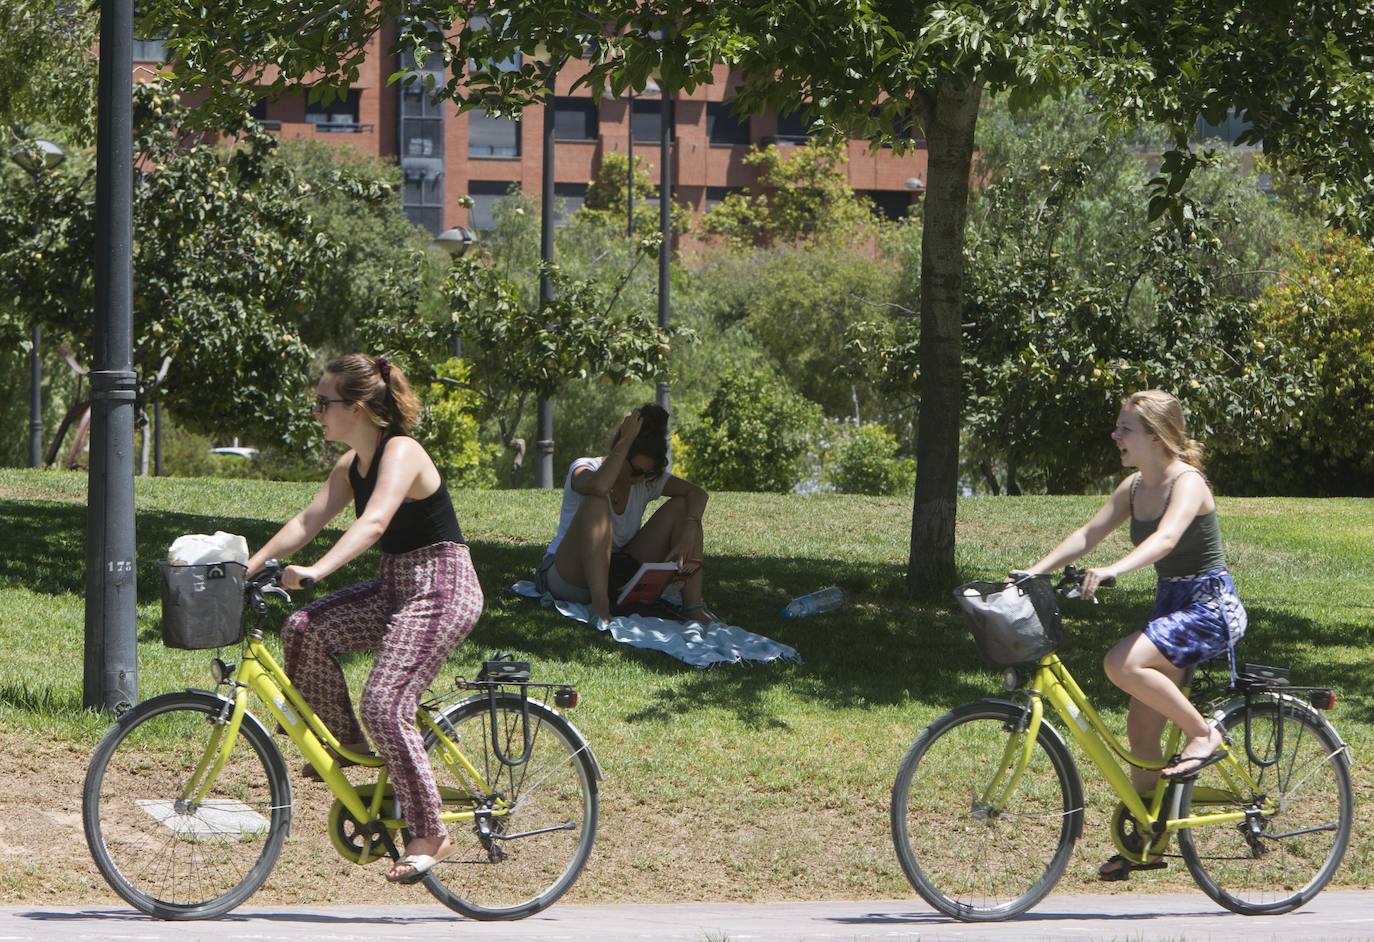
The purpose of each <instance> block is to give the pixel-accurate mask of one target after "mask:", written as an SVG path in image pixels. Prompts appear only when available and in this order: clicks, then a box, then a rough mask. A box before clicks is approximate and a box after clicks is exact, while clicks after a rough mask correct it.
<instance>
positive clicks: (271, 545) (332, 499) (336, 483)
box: [248, 451, 353, 576]
mask: <svg viewBox="0 0 1374 942" xmlns="http://www.w3.org/2000/svg"><path fill="white" fill-rule="evenodd" d="M352 461H353V452H352V451H350V452H348V453H347V454H346V455H344V456H343V457H342V458H340V459H339V460H338V461H336V462H334V468H333V470H331V471H330V472H329V477H328V478H326V479H325V482H324V486H323V487H321V488H320V490H319V492H318V493H317V494H316V495H315V497H314V499H313V500H311V501H310V504H309V505H308V506H307V507H306V508H305V509H304V510H302V511H301V512H300V513H298V514H296V516H294V517H292V518H291V519H290V520H288V521H287V522H286V523H285V524H283V525H282V528H281V529H280V530H278V531H277V532H276V535H274V536H273V537H272V539H270V540H268V541H267V542H266V543H264V544H263V546H262V549H260V550H258V551H257V552H256V553H254V554H253V558H252V559H250V560H248V575H249V576H255V575H257V574H258V573H259V572H260V571H261V570H262V567H263V565H264V564H266V562H267V561H268V560H269V559H286V558H288V557H290V556H291V555H292V554H293V553H296V552H298V551H299V550H300V549H302V548H303V547H304V546H306V545H307V544H308V543H309V542H310V541H311V540H313V539H315V537H317V536H319V533H320V531H321V530H323V529H324V527H325V524H327V523H329V521H331V520H333V519H334V518H335V517H337V516H338V515H339V511H341V510H343V509H344V507H345V506H347V504H348V502H349V501H350V500H351V499H352V498H353V487H352V485H350V484H349V483H348V466H349V464H351V463H352Z"/></svg>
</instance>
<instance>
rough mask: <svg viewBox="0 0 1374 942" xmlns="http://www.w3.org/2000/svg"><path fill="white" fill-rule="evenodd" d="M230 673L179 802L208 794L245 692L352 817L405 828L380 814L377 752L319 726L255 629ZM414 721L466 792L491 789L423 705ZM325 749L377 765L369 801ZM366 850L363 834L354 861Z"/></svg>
mask: <svg viewBox="0 0 1374 942" xmlns="http://www.w3.org/2000/svg"><path fill="white" fill-rule="evenodd" d="M236 674H237V676H236V677H234V678H233V679H232V680H229V681H227V682H228V683H229V684H230V685H231V686H232V688H233V697H232V707H231V709H230V710H229V712H228V715H227V716H225V717H224V718H223V719H224V722H223V723H221V724H220V725H219V726H218V727H217V728H216V730H215V733H214V734H213V735H212V736H211V738H210V742H209V743H208V744H207V746H206V749H205V754H204V755H203V756H202V757H201V760H200V762H199V764H198V765H197V766H196V771H195V773H194V774H193V775H192V777H191V781H190V782H189V783H188V784H187V786H186V788H185V789H184V790H183V792H182V795H181V798H182V800H183V801H189V802H196V803H198V802H199V801H201V800H203V799H204V797H205V796H206V795H207V794H209V792H210V789H211V787H212V786H213V785H214V782H215V778H216V776H217V775H218V774H219V772H220V770H221V769H222V768H223V767H224V764H225V763H226V762H227V761H228V759H229V754H230V752H231V751H232V750H233V748H234V744H235V742H236V741H237V739H238V734H239V729H240V727H241V726H242V725H243V718H244V715H245V714H246V713H247V712H248V698H249V692H250V691H251V692H252V693H254V694H256V695H257V696H258V698H259V699H260V700H261V701H262V703H263V704H265V705H266V707H267V710H268V711H269V712H270V713H271V714H272V716H273V717H274V718H275V719H276V720H277V722H278V723H280V724H281V726H282V728H283V729H284V730H286V734H287V735H288V736H289V737H290V738H291V741H292V742H294V743H295V744H296V747H297V748H298V749H300V751H301V754H302V755H304V756H305V758H306V761H308V762H309V763H310V764H311V765H313V766H314V767H315V769H316V770H317V771H318V772H319V774H320V778H321V779H322V780H323V781H324V784H325V785H326V786H328V788H329V790H330V791H331V792H333V793H334V795H335V797H337V798H338V799H339V801H340V802H341V803H342V804H343V806H344V807H345V808H346V809H347V810H348V812H349V814H351V815H352V816H353V818H354V819H355V820H357V821H359V822H361V823H362V824H364V825H365V826H366V825H380V826H381V827H383V828H385V829H386V830H387V831H396V830H399V829H400V828H403V827H405V821H404V820H401V819H397V818H385V817H382V816H381V807H382V803H383V801H384V800H385V796H386V780H387V773H386V768H385V764H384V762H383V760H382V759H381V758H380V757H378V756H370V755H362V754H359V753H356V752H352V751H350V750H348V749H346V748H344V746H343V745H342V744H341V743H340V742H339V740H338V738H337V737H336V736H335V735H334V734H333V733H332V732H331V731H330V730H329V728H328V727H327V726H325V724H324V721H323V720H322V719H320V717H319V716H318V715H317V714H316V713H315V711H314V710H313V709H311V707H310V705H309V704H308V703H306V702H305V698H304V697H302V696H301V693H300V691H299V690H297V689H296V687H295V685H293V684H292V683H291V680H290V678H288V677H287V676H286V672H285V671H284V670H283V669H282V668H281V666H280V665H279V664H277V662H276V660H275V659H274V658H273V657H272V654H271V652H269V651H268V650H267V646H266V645H264V644H263V642H262V635H261V633H260V632H258V631H250V632H248V635H247V637H246V638H245V640H244V645H243V657H242V662H241V666H240V667H239V668H238V670H237V671H236ZM417 723H418V725H419V726H420V727H421V729H422V730H430V731H432V732H433V733H434V734H435V736H436V737H437V738H438V742H439V751H438V752H439V756H440V758H441V759H442V761H443V762H444V763H445V764H446V765H447V766H449V767H450V769H452V770H453V772H454V774H455V775H457V776H458V777H459V780H460V781H463V782H466V783H467V785H468V786H469V788H470V791H471V794H473V795H490V794H491V793H492V788H491V786H490V785H489V784H488V783H487V781H486V780H485V778H484V777H483V776H482V773H481V772H480V771H478V769H477V768H476V766H474V765H473V764H472V762H471V761H470V760H469V759H468V757H467V756H466V755H464V754H463V752H462V751H461V750H460V749H459V748H458V747H457V744H456V743H454V742H453V740H452V739H450V738H449V736H448V735H447V734H445V732H444V731H443V729H441V728H440V726H439V725H438V724H437V723H435V721H434V718H433V717H432V716H431V715H430V713H429V711H428V710H426V709H423V708H422V709H420V710H419V712H418V715H417ZM331 751H332V753H335V754H337V755H339V756H342V757H343V758H345V759H347V760H349V761H350V762H353V763H356V764H357V765H359V766H367V767H371V768H376V769H378V770H379V771H378V776H377V781H376V783H375V784H374V785H373V786H372V787H371V798H370V801H368V802H364V800H363V798H362V796H361V795H360V794H359V793H358V789H357V788H356V787H354V785H353V783H352V782H350V781H349V780H348V779H347V778H346V777H345V776H344V774H343V770H342V768H341V767H340V766H339V763H338V762H337V761H336V760H335V758H334V755H332V754H331ZM510 810H511V809H510V808H509V807H508V806H507V804H506V803H505V801H504V800H502V799H496V800H494V801H493V803H492V807H491V808H489V809H487V808H484V809H482V810H481V811H480V812H479V811H476V810H473V811H441V812H440V814H439V820H440V821H442V822H444V823H445V824H452V823H455V822H471V821H473V820H475V819H476V817H477V816H478V815H479V814H481V815H483V816H501V815H506V814H509V813H510ZM372 849H373V842H372V840H371V838H369V839H368V840H367V841H365V842H364V844H363V849H362V851H361V852H360V854H359V858H358V859H357V860H356V861H355V862H356V863H360V864H362V863H367V862H368V861H369V860H373V859H376V857H377V856H380V854H378V855H374V854H373V853H372Z"/></svg>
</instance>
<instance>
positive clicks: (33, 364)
mask: <svg viewBox="0 0 1374 942" xmlns="http://www.w3.org/2000/svg"><path fill="white" fill-rule="evenodd" d="M29 340H30V343H31V349H30V350H29V467H30V468H41V467H43V358H42V356H40V355H39V352H38V349H39V347H40V346H42V344H43V328H42V327H40V326H38V325H37V324H34V325H33V331H32V332H31V333H30V335H29Z"/></svg>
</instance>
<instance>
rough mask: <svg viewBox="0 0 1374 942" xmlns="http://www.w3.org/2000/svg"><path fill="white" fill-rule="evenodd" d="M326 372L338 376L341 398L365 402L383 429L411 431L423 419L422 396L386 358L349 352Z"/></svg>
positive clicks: (333, 361)
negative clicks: (417, 393)
mask: <svg viewBox="0 0 1374 942" xmlns="http://www.w3.org/2000/svg"><path fill="white" fill-rule="evenodd" d="M324 371H325V372H326V373H328V374H329V375H330V376H333V377H334V379H335V381H336V382H337V384H338V389H339V396H340V397H341V398H343V399H347V400H348V401H349V402H356V403H359V404H361V405H362V406H363V407H364V408H365V409H367V411H368V414H369V417H370V418H371V419H372V421H373V422H375V423H376V424H377V425H379V426H380V427H382V428H391V427H393V426H394V427H395V428H396V429H397V430H399V431H402V432H409V431H410V430H411V429H412V428H414V427H415V423H416V421H417V420H418V419H419V418H420V397H419V396H417V395H415V391H414V390H413V389H411V388H410V380H408V379H406V374H405V373H403V372H402V371H401V368H400V367H399V366H396V365H394V364H392V363H389V362H387V359H386V357H370V356H367V355H366V354H363V353H346V354H344V355H343V356H341V357H335V358H334V359H332V360H330V361H329V364H328V365H327V366H325V368H324Z"/></svg>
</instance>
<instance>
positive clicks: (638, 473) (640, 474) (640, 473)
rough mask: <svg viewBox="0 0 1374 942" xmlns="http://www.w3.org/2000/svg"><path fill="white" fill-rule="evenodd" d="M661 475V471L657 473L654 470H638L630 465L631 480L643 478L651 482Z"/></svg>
mask: <svg viewBox="0 0 1374 942" xmlns="http://www.w3.org/2000/svg"><path fill="white" fill-rule="evenodd" d="M661 473H662V472H661V471H658V470H656V469H654V468H640V467H636V466H635V465H630V477H632V478H645V479H647V480H650V481H652V480H653V479H654V478H656V477H658V476H659V475H660V474H661Z"/></svg>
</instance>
